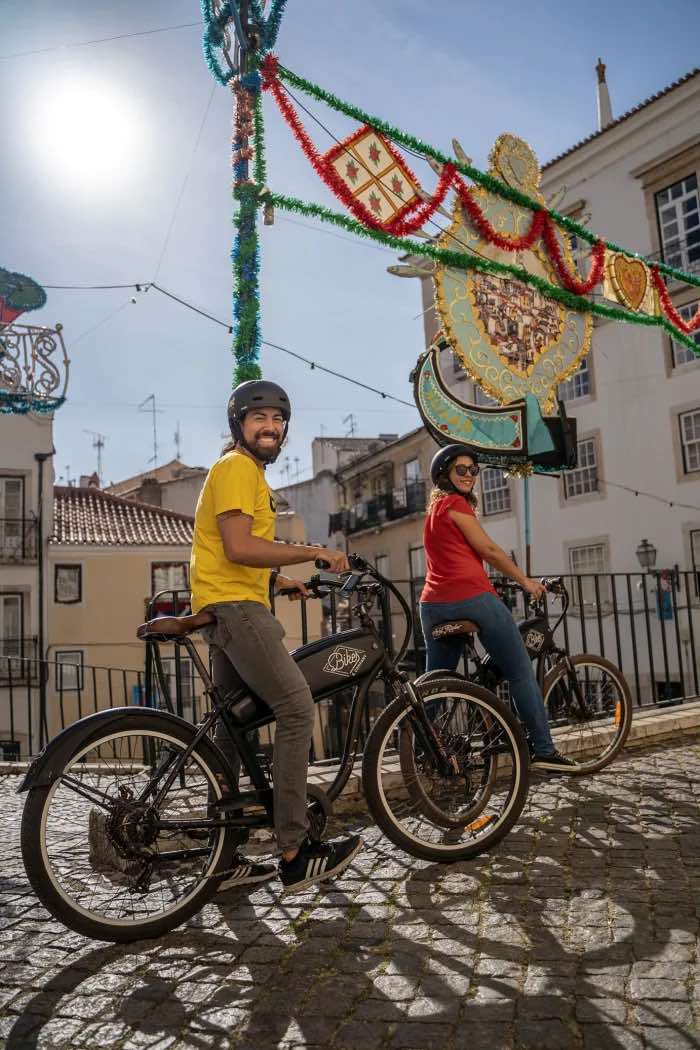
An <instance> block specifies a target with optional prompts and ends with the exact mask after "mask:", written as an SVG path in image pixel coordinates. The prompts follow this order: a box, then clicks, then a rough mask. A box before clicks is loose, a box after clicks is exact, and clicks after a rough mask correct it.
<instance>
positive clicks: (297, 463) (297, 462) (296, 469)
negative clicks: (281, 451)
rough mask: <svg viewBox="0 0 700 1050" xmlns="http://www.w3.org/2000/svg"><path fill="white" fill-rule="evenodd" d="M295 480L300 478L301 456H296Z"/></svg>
mask: <svg viewBox="0 0 700 1050" xmlns="http://www.w3.org/2000/svg"><path fill="white" fill-rule="evenodd" d="M294 480H295V481H298V480H299V457H298V456H295V457H294Z"/></svg>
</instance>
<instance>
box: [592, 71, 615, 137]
mask: <svg viewBox="0 0 700 1050" xmlns="http://www.w3.org/2000/svg"><path fill="white" fill-rule="evenodd" d="M595 70H596V73H597V74H598V131H602V130H603V129H604V128H607V126H608V124H612V121H613V115H612V106H611V104H610V92H609V91H608V85H607V83H606V80H605V63H604V62H603V60H602V58H599V59H598V65H597V66H596V67H595Z"/></svg>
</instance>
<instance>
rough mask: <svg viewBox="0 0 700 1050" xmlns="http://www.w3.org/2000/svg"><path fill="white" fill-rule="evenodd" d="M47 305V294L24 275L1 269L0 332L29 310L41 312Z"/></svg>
mask: <svg viewBox="0 0 700 1050" xmlns="http://www.w3.org/2000/svg"><path fill="white" fill-rule="evenodd" d="M45 304H46V292H45V291H44V289H43V288H42V287H41V285H39V284H37V283H36V281H34V280H32V278H31V277H27V276H26V275H25V274H23V273H11V272H10V270H3V269H2V267H0V331H2V329H3V328H4V327H5V325H8V324H10V323H11V322H12V321H15V320H16V319H17V318H18V317H19V316H20V315H21V314H23V313H26V312H27V311H29V310H40V309H41V307H42V306H44V305H45Z"/></svg>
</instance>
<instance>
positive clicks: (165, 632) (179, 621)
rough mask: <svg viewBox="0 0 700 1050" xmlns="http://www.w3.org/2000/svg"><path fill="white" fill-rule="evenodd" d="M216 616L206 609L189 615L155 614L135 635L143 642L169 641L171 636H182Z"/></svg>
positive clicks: (214, 618)
mask: <svg viewBox="0 0 700 1050" xmlns="http://www.w3.org/2000/svg"><path fill="white" fill-rule="evenodd" d="M215 621H216V617H215V616H214V615H213V613H210V612H207V611H206V609H202V610H200V612H198V613H192V614H191V615H190V616H156V618H155V620H147V621H146V623H142V624H141V626H140V627H137V629H136V637H137V638H140V639H141V641H143V642H170V641H172V640H173V638H184V637H185V636H186V635H188V634H192V632H193V631H198V630H199V629H200V627H206V625H207V624H209V623H214V622H215Z"/></svg>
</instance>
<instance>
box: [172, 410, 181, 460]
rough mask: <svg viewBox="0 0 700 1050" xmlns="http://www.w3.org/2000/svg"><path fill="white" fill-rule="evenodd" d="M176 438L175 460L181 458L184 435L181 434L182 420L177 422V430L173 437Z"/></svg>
mask: <svg viewBox="0 0 700 1050" xmlns="http://www.w3.org/2000/svg"><path fill="white" fill-rule="evenodd" d="M173 436H174V438H175V459H179V458H180V454H181V452H182V435H181V434H180V420H179V419H178V421H177V429H176V431H175V434H174V435H173Z"/></svg>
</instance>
